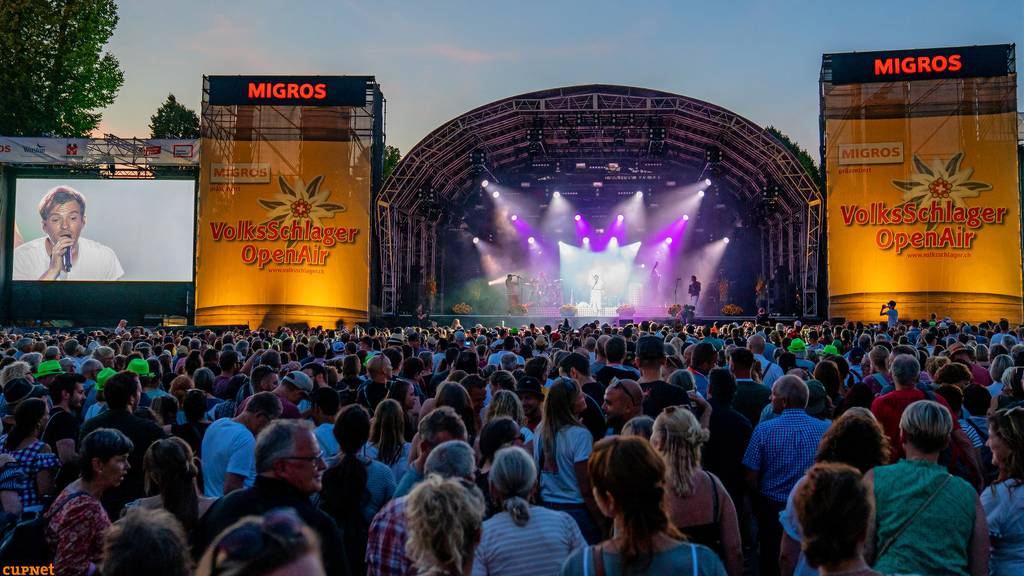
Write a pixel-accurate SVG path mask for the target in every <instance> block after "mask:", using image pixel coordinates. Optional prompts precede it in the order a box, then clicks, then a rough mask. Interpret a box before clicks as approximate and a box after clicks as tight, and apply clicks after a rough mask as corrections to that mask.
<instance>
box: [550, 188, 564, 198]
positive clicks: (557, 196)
mask: <svg viewBox="0 0 1024 576" xmlns="http://www.w3.org/2000/svg"><path fill="white" fill-rule="evenodd" d="M551 197H552V198H561V197H562V193H561V192H559V191H558V190H555V193H554V194H552V195H551Z"/></svg>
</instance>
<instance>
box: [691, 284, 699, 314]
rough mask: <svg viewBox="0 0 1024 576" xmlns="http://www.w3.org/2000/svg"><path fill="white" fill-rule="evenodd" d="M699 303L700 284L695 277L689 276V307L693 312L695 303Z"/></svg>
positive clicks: (695, 308) (695, 307) (695, 306)
mask: <svg viewBox="0 0 1024 576" xmlns="http://www.w3.org/2000/svg"><path fill="white" fill-rule="evenodd" d="M699 301H700V282H698V281H697V277H696V276H690V305H691V306H693V309H694V311H696V310H697V302H699Z"/></svg>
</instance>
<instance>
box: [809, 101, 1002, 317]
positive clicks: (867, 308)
mask: <svg viewBox="0 0 1024 576" xmlns="http://www.w3.org/2000/svg"><path fill="white" fill-rule="evenodd" d="M825 132H826V136H825V138H826V140H825V141H826V142H827V145H828V147H827V150H826V170H827V174H828V255H829V268H828V270H829V298H830V307H829V308H830V309H829V313H830V315H832V316H845V317H846V318H847V319H850V320H869V321H878V320H879V309H880V307H881V304H883V303H885V302H886V301H888V300H890V299H892V300H896V301H897V309H898V310H900V316H901V318H904V319H907V318H925V317H927V316H928V315H929V314H930V313H932V312H934V313H936V314H938V315H939V317H943V316H947V315H948V316H951V317H954V318H957V319H965V320H972V321H980V320H986V319H991V320H998V319H999V318H1001V317H1006V318H1008V319H1010V320H1011V321H1015V322H1019V321H1020V320H1021V236H1020V197H1019V186H1018V182H1017V150H1016V139H1017V122H1016V117H1015V115H1014V114H1011V113H1008V114H993V115H976V116H969V115H963V116H936V117H914V118H900V119H870V120H836V119H829V120H827V121H826V124H825Z"/></svg>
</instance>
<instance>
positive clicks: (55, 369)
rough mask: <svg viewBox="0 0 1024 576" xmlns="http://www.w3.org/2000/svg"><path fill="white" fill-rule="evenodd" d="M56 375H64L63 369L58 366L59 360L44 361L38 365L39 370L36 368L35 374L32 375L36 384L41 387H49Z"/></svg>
mask: <svg viewBox="0 0 1024 576" xmlns="http://www.w3.org/2000/svg"><path fill="white" fill-rule="evenodd" d="M58 374H64V369H63V368H61V366H60V360H44V361H42V362H40V363H39V368H36V373H35V374H33V375H32V377H33V378H34V379H35V381H36V383H37V384H42V385H43V386H49V385H50V382H53V379H54V378H55V377H56V376H57V375H58Z"/></svg>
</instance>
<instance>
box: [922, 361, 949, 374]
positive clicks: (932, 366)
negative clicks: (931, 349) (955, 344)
mask: <svg viewBox="0 0 1024 576" xmlns="http://www.w3.org/2000/svg"><path fill="white" fill-rule="evenodd" d="M950 362H952V360H950V359H949V357H948V356H929V357H928V359H927V360H925V361H924V371H925V372H927V373H928V375H929V376H931V377H932V378H934V377H935V375H936V374H938V372H939V368H942V367H943V366H945V365H946V364H949V363H950Z"/></svg>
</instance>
